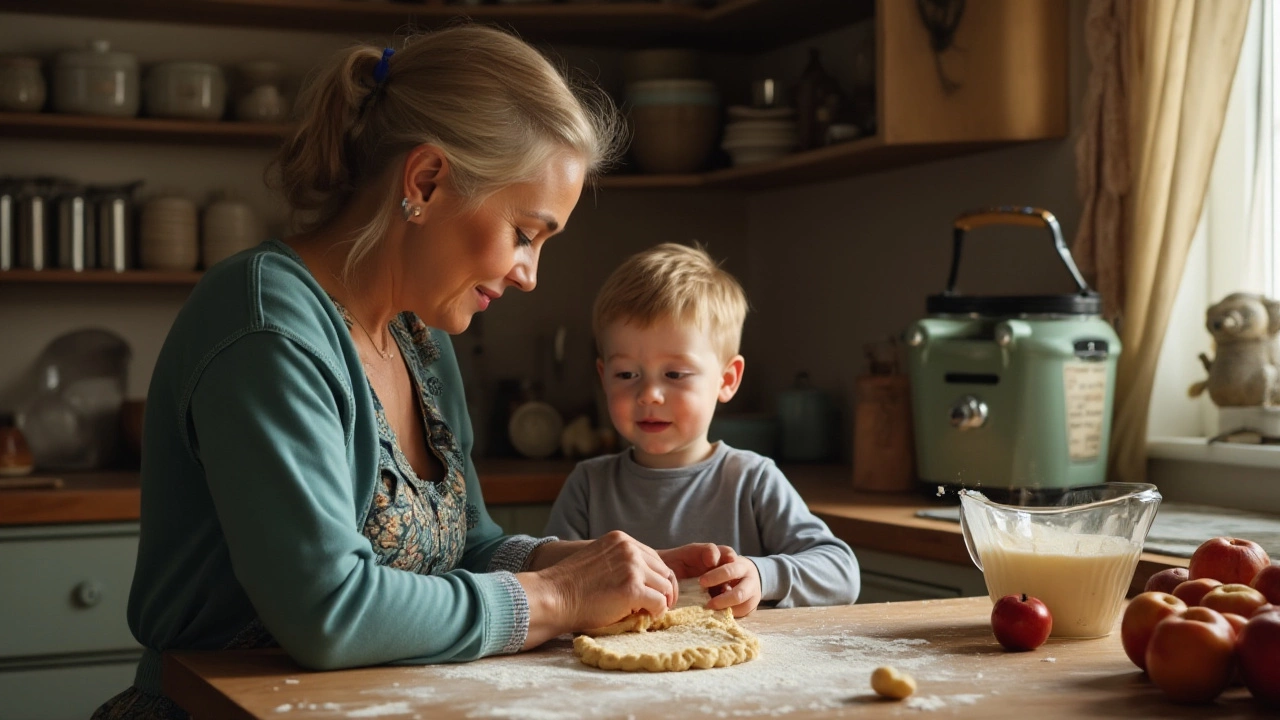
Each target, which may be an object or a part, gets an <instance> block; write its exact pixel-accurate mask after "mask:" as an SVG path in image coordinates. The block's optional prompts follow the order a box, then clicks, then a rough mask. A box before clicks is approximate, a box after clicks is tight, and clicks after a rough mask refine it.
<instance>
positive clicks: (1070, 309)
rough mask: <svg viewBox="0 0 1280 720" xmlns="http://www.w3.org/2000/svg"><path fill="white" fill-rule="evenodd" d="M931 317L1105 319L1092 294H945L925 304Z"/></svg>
mask: <svg viewBox="0 0 1280 720" xmlns="http://www.w3.org/2000/svg"><path fill="white" fill-rule="evenodd" d="M925 310H926V312H928V314H930V315H977V316H980V317H1020V316H1023V315H1101V314H1102V298H1101V297H1099V296H1098V294H1097V293H1096V292H1093V291H1088V292H1085V293H1076V294H1074V295H1006V296H987V297H982V296H973V295H957V294H947V293H941V294H938V295H930V296H929V298H928V300H927V301H926V302H925Z"/></svg>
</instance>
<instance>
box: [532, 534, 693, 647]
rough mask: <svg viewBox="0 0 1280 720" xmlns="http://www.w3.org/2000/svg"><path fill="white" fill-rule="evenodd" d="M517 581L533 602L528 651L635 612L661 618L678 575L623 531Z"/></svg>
mask: <svg viewBox="0 0 1280 720" xmlns="http://www.w3.org/2000/svg"><path fill="white" fill-rule="evenodd" d="M516 579H517V580H519V581H520V584H521V585H523V586H524V589H525V593H526V595H527V596H528V598H529V635H528V637H527V639H526V641H525V648H526V649H527V648H531V647H535V646H537V645H540V644H542V643H543V642H545V641H547V640H549V639H551V638H553V637H555V636H557V635H560V634H562V633H565V632H571V631H575V630H587V629H590V628H594V627H602V626H604V625H608V624H610V623H615V622H617V621H619V620H621V619H622V618H624V617H626V616H628V615H630V614H631V613H633V612H639V611H642V610H643V611H645V612H647V613H649V614H650V615H652V616H653V617H660V616H661V615H662V614H663V613H665V612H666V611H667V608H668V607H670V606H671V605H673V604H675V599H676V598H675V593H676V577H675V573H673V572H672V571H671V569H670V568H668V567H667V566H666V564H665V563H664V562H663V561H662V558H660V557H658V553H657V552H655V551H654V550H653V549H652V548H650V547H648V546H646V545H644V544H642V543H640V542H639V541H638V540H636V539H635V538H633V537H631V536H630V535H627V534H626V533H623V532H619V531H614V532H611V533H609V534H607V535H605V536H603V537H601V538H600V539H599V540H595V541H593V542H591V543H589V544H587V545H586V546H585V547H583V548H582V549H580V550H578V551H577V552H574V553H573V554H571V555H569V556H568V557H566V558H564V559H563V560H561V561H560V562H558V563H556V564H555V565H552V566H550V567H548V568H546V569H543V570H539V571H538V572H532V573H519V574H517V575H516Z"/></svg>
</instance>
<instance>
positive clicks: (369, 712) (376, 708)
mask: <svg viewBox="0 0 1280 720" xmlns="http://www.w3.org/2000/svg"><path fill="white" fill-rule="evenodd" d="M411 712H413V710H412V709H410V708H409V703H407V702H389V703H382V704H381V705H370V706H369V707H364V708H360V709H359V710H351V711H349V712H347V717H352V718H367V717H385V716H387V715H408V714H409V713H411Z"/></svg>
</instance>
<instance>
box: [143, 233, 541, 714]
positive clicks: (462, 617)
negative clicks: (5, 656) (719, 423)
mask: <svg viewBox="0 0 1280 720" xmlns="http://www.w3.org/2000/svg"><path fill="white" fill-rule="evenodd" d="M432 333H433V335H434V336H435V339H436V340H437V343H438V345H439V347H440V349H441V354H442V357H441V358H440V360H438V361H436V362H435V363H432V365H431V366H430V368H429V372H430V373H433V374H436V375H437V376H438V377H439V379H440V380H441V381H442V383H443V385H444V387H446V388H450V389H452V392H451V393H445V394H444V395H443V396H442V397H441V398H440V399H439V406H440V411H441V412H442V414H443V415H444V418H445V420H446V422H447V423H448V424H449V426H450V427H451V428H452V429H453V431H454V432H455V434H456V435H457V438H458V442H459V444H460V446H461V448H462V451H463V455H464V456H465V458H466V459H465V462H466V487H467V499H468V502H469V503H471V504H473V505H474V506H475V508H476V510H477V511H478V512H477V514H478V517H473V518H472V519H474V520H475V523H474V525H472V527H471V529H470V530H469V531H468V533H467V543H466V550H465V553H464V555H463V559H462V562H461V563H460V568H457V569H454V570H453V571H451V572H448V573H447V574H444V575H439V576H428V575H417V574H414V573H410V572H405V571H401V570H396V569H392V568H388V567H384V566H380V565H378V564H377V563H376V562H375V554H374V552H373V549H372V547H371V546H370V544H369V540H368V539H366V538H365V536H364V535H362V533H361V525H362V523H363V522H364V518H365V515H366V513H367V512H368V509H369V504H370V502H371V499H372V497H373V492H374V483H375V481H376V480H377V478H378V431H377V422H376V416H375V414H374V405H373V398H372V395H371V392H370V390H369V385H368V382H367V380H366V379H365V375H364V372H363V370H362V369H361V364H360V357H359V355H358V354H357V353H356V348H355V345H354V344H353V343H352V341H351V337H350V335H349V333H348V331H347V328H346V325H345V323H344V322H343V320H342V317H341V316H340V314H339V313H338V310H337V308H336V307H335V306H334V305H333V303H332V302H331V301H330V300H329V298H328V296H327V294H326V293H325V291H324V290H323V289H322V288H321V287H320V286H319V285H318V284H317V283H316V282H315V279H314V278H313V277H312V276H311V274H310V273H309V272H308V271H307V269H306V267H305V266H304V265H303V264H302V261H301V259H300V258H298V256H297V255H296V254H295V253H294V252H293V251H292V250H291V249H290V248H289V247H288V246H286V245H284V244H282V243H279V242H276V241H269V242H267V243H263V244H262V245H260V246H258V247H257V248H254V249H252V250H249V251H246V252H243V253H240V254H239V255H237V256H235V257H233V258H231V259H229V260H227V261H225V262H223V263H220V264H219V265H217V266H215V267H214V268H212V269H211V270H209V271H208V272H207V273H206V274H205V277H204V278H203V279H202V280H201V281H200V283H199V284H198V285H197V286H196V288H195V290H194V291H193V292H192V295H191V297H190V299H189V300H188V301H187V303H186V305H185V306H184V307H183V308H182V310H181V312H180V313H179V314H178V317H177V320H176V321H175V322H174V324H173V327H172V328H171V329H170V331H169V335H168V338H167V339H166V340H165V343H164V347H163V348H162V350H161V351H160V356H159V359H158V360H157V362H156V367H155V371H154V373H153V375H152V379H151V387H150V390H149V392H148V395H147V409H146V415H145V429H144V442H143V459H142V523H141V524H142V537H141V542H140V544H139V548H138V560H137V568H136V572H135V575H134V580H133V588H132V592H131V594H130V597H129V625H130V627H131V628H132V630H133V633H134V636H135V637H136V638H137V639H138V641H139V642H140V643H142V645H144V646H145V647H146V648H147V650H146V652H145V654H144V657H143V660H142V663H141V664H140V666H139V670H138V676H137V679H136V681H135V683H136V684H137V686H138V687H140V688H142V689H144V690H147V691H150V692H153V693H158V692H159V689H160V688H159V666H160V662H159V659H160V655H159V654H160V652H163V651H166V650H174V649H216V648H221V647H224V646H226V645H227V643H228V642H229V641H230V640H231V639H232V638H233V637H234V636H236V634H237V633H239V632H240V631H242V630H244V629H245V628H246V627H247V626H249V625H251V624H252V623H253V622H254V621H255V620H260V621H261V623H262V625H264V626H265V628H266V629H267V630H268V631H269V632H270V633H271V635H272V636H273V637H274V638H275V639H276V641H277V642H279V644H280V645H281V647H283V648H284V649H285V651H286V652H288V653H289V655H290V656H292V657H293V658H294V659H295V660H296V661H297V662H299V663H300V664H302V665H303V666H305V667H308V668H315V669H331V668H341V667H351V666H358V665H370V664H379V663H386V662H393V661H405V662H417V663H434V662H448V661H463V660H471V659H475V658H479V657H482V656H485V655H490V654H494V653H498V652H504V651H505V652H514V651H516V650H519V649H520V646H521V645H522V644H523V642H524V638H525V637H526V634H527V632H528V601H527V598H526V597H525V595H524V591H523V589H522V588H521V587H520V585H519V583H518V582H516V580H515V578H514V576H513V575H512V574H511V572H514V571H518V570H520V569H522V568H523V566H524V565H525V563H526V562H527V558H528V556H529V553H530V552H531V551H532V549H533V547H535V546H536V545H537V544H539V542H540V541H534V540H533V539H532V538H527V537H524V536H516V537H509V536H504V535H503V534H502V530H501V529H500V528H499V527H498V526H497V525H496V524H495V523H494V522H493V521H492V520H491V519H490V517H489V514H488V512H487V511H486V510H485V507H484V502H483V500H482V499H481V496H480V487H479V483H478V481H477V479H476V473H475V468H474V466H473V465H472V463H471V459H470V452H471V446H472V441H473V436H472V430H471V424H470V420H469V418H468V415H467V408H466V401H465V398H464V397H463V395H462V392H461V388H462V380H461V377H460V375H459V372H458V363H457V358H456V357H455V355H454V353H453V348H452V345H451V343H450V342H449V339H448V337H447V335H445V334H444V333H441V332H439V331H435V330H433V331H432ZM469 524H470V523H469Z"/></svg>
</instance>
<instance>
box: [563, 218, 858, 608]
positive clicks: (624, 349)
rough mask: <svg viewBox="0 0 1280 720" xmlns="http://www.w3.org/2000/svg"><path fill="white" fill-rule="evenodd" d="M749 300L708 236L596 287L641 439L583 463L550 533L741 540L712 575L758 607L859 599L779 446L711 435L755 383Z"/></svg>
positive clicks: (648, 257)
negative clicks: (772, 451)
mask: <svg viewBox="0 0 1280 720" xmlns="http://www.w3.org/2000/svg"><path fill="white" fill-rule="evenodd" d="M746 313H747V299H746V295H745V294H744V293H743V291H742V287H741V286H740V285H739V284H738V282H737V281H736V280H735V279H734V278H733V276H732V275H730V274H729V273H727V272H725V271H724V270H722V269H720V268H719V267H718V266H717V265H716V263H715V262H714V261H713V260H712V259H711V257H710V256H709V255H708V254H707V253H706V252H705V251H703V250H702V249H700V248H692V247H686V246H683V245H677V244H674V243H666V244H663V245H659V246H657V247H654V248H651V249H649V250H646V251H644V252H641V253H639V254H637V255H633V256H632V257H631V258H629V259H628V260H626V261H625V262H624V263H623V264H622V265H621V266H620V267H619V268H618V269H617V270H615V271H614V272H613V274H612V275H610V276H609V279H608V280H606V281H605V285H604V287H603V288H602V289H601V290H600V294H599V296H598V297H597V298H596V303H595V309H594V313H593V318H592V325H593V329H594V331H595V336H596V344H597V348H598V350H599V353H600V357H599V358H598V359H597V360H596V369H597V371H598V372H599V374H600V379H601V381H602V382H603V384H604V391H605V395H606V397H607V398H608V404H609V416H610V418H611V419H612V420H613V424H614V427H615V428H616V429H617V431H618V433H619V434H620V435H622V437H624V438H626V439H627V440H628V441H630V443H631V445H632V447H631V448H630V449H628V450H625V451H623V452H621V453H618V454H616V455H607V456H604V457H598V458H593V459H591V460H587V461H585V462H582V463H580V464H579V465H578V466H577V467H576V468H574V470H573V472H572V473H571V474H570V475H569V478H568V480H566V481H565V485H564V489H563V490H561V492H560V497H558V498H557V499H556V502H555V505H554V506H553V507H552V509H551V519H550V520H549V521H548V523H547V528H546V533H547V534H548V535H558V536H560V537H561V538H563V539H569V540H574V539H582V540H586V539H594V538H598V537H600V536H601V535H604V534H605V533H607V532H609V531H611V530H621V531H623V532H625V533H627V534H629V535H631V536H632V537H634V538H636V539H637V540H639V541H641V542H643V543H645V544H647V545H649V546H650V547H676V546H679V545H684V544H686V543H691V542H708V543H714V544H717V545H721V546H728V547H729V548H732V550H733V551H735V552H729V553H726V554H725V557H723V558H722V559H721V563H722V564H721V565H720V566H718V567H716V568H714V569H712V570H710V571H709V572H707V573H706V574H704V575H703V576H702V578H701V579H700V580H701V586H702V587H703V588H707V589H713V588H719V589H720V590H722V592H721V593H720V594H718V595H716V596H715V597H713V598H712V599H711V601H710V603H709V604H708V607H710V608H712V609H717V610H718V609H723V608H726V607H731V608H733V614H734V615H735V616H737V617H742V616H744V615H747V614H748V613H750V612H751V611H752V610H754V609H755V608H756V606H757V605H759V604H760V603H761V602H764V603H766V604H772V605H776V606H777V607H795V606H805V605H837V604H845V603H852V602H854V600H856V599H857V597H858V590H859V585H860V582H859V576H858V562H857V560H856V559H855V558H854V556H853V551H852V550H850V549H849V546H848V545H846V544H845V543H843V542H841V541H840V540H838V539H837V538H836V537H835V536H834V535H832V534H831V531H830V530H828V529H827V526H826V524H825V523H823V522H822V521H821V520H819V519H818V518H816V517H814V515H813V514H812V513H810V512H809V509H808V508H807V507H806V506H805V504H804V501H803V500H801V499H800V495H799V494H798V493H797V492H796V491H795V488H793V487H791V484H790V483H789V482H787V479H786V477H785V476H783V474H782V472H781V471H779V470H778V468H777V466H776V465H774V463H773V461H772V460H770V459H769V458H766V457H763V456H761V455H757V454H756V453H753V452H750V451H747V450H736V449H734V448H731V447H729V446H728V445H726V444H725V443H724V442H718V443H715V444H714V445H713V444H712V443H710V442H709V441H708V440H707V428H708V426H710V424H711V416H712V415H713V414H714V412H715V408H716V403H717V402H728V401H729V400H730V399H731V398H732V397H733V395H734V393H735V392H737V390H738V385H739V383H741V382H742V370H743V362H744V361H743V358H742V356H741V355H739V354H738V345H739V342H740V340H741V338H742V323H743V320H744V319H745V317H746Z"/></svg>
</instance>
